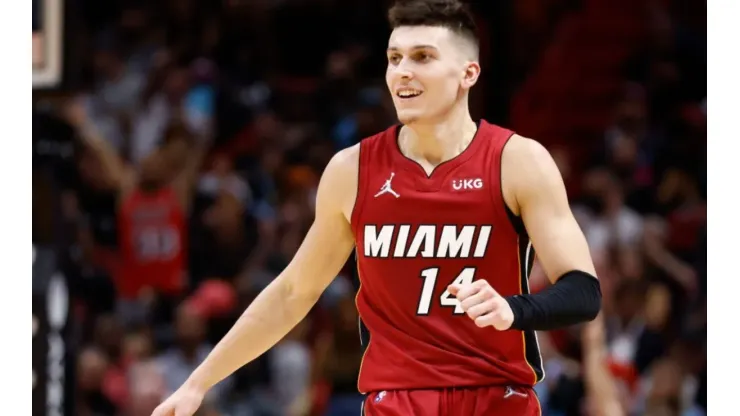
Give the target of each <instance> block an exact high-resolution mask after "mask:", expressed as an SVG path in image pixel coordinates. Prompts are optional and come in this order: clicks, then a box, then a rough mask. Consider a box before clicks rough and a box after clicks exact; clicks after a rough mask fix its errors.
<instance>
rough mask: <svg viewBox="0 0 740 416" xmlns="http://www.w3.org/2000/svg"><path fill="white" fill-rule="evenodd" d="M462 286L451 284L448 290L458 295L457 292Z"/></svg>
mask: <svg viewBox="0 0 740 416" xmlns="http://www.w3.org/2000/svg"><path fill="white" fill-rule="evenodd" d="M460 289H461V286H460V285H449V286H447V291H448V292H449V293H450V295H452V296H457V294H458V293H459V292H460Z"/></svg>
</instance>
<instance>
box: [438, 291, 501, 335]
mask: <svg viewBox="0 0 740 416" xmlns="http://www.w3.org/2000/svg"><path fill="white" fill-rule="evenodd" d="M447 291H448V292H450V294H452V295H453V296H455V297H457V300H459V301H460V304H461V305H462V308H463V310H464V311H465V313H466V314H468V316H469V317H470V319H472V320H473V322H475V324H476V325H477V326H478V327H480V328H483V327H487V326H492V327H494V328H496V329H498V330H499V331H506V330H507V329H509V328H511V324H512V323H514V312H512V310H511V307H510V306H509V302H507V301H506V299H504V298H503V297H502V296H501V295H499V294H498V292H496V290H494V288H493V287H491V285H490V284H488V282H487V281H485V280H482V279H481V280H476V281H475V282H473V283H470V284H468V285H450V286H449V287H448V288H447Z"/></svg>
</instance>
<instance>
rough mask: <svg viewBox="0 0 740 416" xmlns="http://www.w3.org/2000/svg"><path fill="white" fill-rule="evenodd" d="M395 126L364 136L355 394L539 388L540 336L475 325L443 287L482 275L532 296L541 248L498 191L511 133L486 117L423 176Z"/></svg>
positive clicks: (356, 224) (356, 221)
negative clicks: (531, 277)
mask: <svg viewBox="0 0 740 416" xmlns="http://www.w3.org/2000/svg"><path fill="white" fill-rule="evenodd" d="M399 130H400V127H398V126H395V127H392V128H390V129H388V130H386V131H385V132H383V133H380V134H378V135H376V136H373V137H370V138H367V139H365V140H363V141H362V142H361V144H360V171H359V185H358V195H357V199H356V202H355V207H354V210H353V212H352V228H353V232H354V234H355V238H356V241H357V253H356V254H357V263H358V264H357V266H358V274H359V278H360V289H359V291H358V294H357V299H356V301H357V309H358V311H359V314H360V337H361V341H362V343H363V346H364V347H365V354H364V356H363V361H362V366H361V370H360V377H359V382H358V388H359V390H360V391H361V392H369V391H379V390H380V391H382V390H399V389H421V388H449V387H458V386H460V387H462V386H486V385H534V384H535V383H536V382H537V381H539V380H541V379H542V378H543V376H544V374H543V371H542V359H541V357H540V353H539V348H538V345H537V339H536V336H535V334H534V332H522V331H516V330H509V331H503V332H501V331H497V330H496V329H494V328H492V327H488V328H478V327H477V326H475V323H474V322H473V321H472V320H471V319H470V318H469V317H468V316H467V315H465V314H464V313H463V311H462V309H461V308H460V306H459V302H457V300H456V299H455V297H454V296H451V295H449V294H448V293H447V291H446V289H447V286H448V285H449V284H451V283H453V282H456V283H465V282H472V281H474V280H478V279H486V280H487V281H488V282H489V283H490V284H491V286H493V288H494V289H496V291H498V292H499V293H500V294H501V295H502V296H509V295H517V294H522V293H528V290H529V288H528V282H527V278H528V274H529V271H530V270H531V266H532V263H533V261H534V252H533V250H532V246H531V244H530V242H529V239H528V237H527V235H526V232H525V231H524V227H523V226H522V225H521V221H519V219H518V218H517V217H515V216H514V215H513V214H512V213H511V212H510V211H509V210H508V208H507V207H506V205H505V203H504V200H503V195H502V192H501V153H502V150H503V147H504V145H505V144H506V142H507V141H508V140H509V138H510V137H511V136H512V135H513V132H512V131H510V130H506V129H503V128H501V127H498V126H495V125H492V124H489V123H487V122H485V121H481V122H480V123H479V128H478V132H477V133H476V135H475V138H474V139H473V140H472V142H471V143H470V145H469V146H468V148H467V149H466V150H465V151H464V152H463V153H462V154H460V155H459V156H457V157H456V158H454V159H452V160H449V161H447V162H445V163H442V164H440V165H439V166H438V167H437V168H436V169H435V170H434V172H433V173H432V174H431V175H429V176H427V174H426V173H425V171H424V169H423V168H422V167H421V166H420V165H418V164H417V163H416V162H414V161H412V160H411V159H408V158H406V157H405V156H403V154H402V153H401V151H400V150H399V147H398V137H397V136H398V131H399Z"/></svg>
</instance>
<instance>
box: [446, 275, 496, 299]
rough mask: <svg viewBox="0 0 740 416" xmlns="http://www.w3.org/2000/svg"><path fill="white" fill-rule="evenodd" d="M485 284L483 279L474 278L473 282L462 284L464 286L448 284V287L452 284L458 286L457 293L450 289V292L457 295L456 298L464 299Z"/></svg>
mask: <svg viewBox="0 0 740 416" xmlns="http://www.w3.org/2000/svg"><path fill="white" fill-rule="evenodd" d="M487 285H488V282H486V281H485V280H476V281H475V282H473V283H471V284H469V285H464V286H460V285H450V287H452V286H457V287H458V290H457V291H456V292H457V293H453V292H452V291H450V293H452V294H453V295H454V296H455V297H457V299H458V300H464V299H467V298H469V297H470V296H472V295H474V294H475V293H477V292H478V291H479V290H481V289H483V288H484V287H486V286H487ZM448 290H449V289H448Z"/></svg>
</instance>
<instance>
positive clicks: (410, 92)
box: [396, 88, 422, 99]
mask: <svg viewBox="0 0 740 416" xmlns="http://www.w3.org/2000/svg"><path fill="white" fill-rule="evenodd" d="M421 94H422V91H419V90H415V89H413V88H400V89H398V90H396V96H397V97H398V98H401V99H408V98H414V97H418V96H420V95H421Z"/></svg>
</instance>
